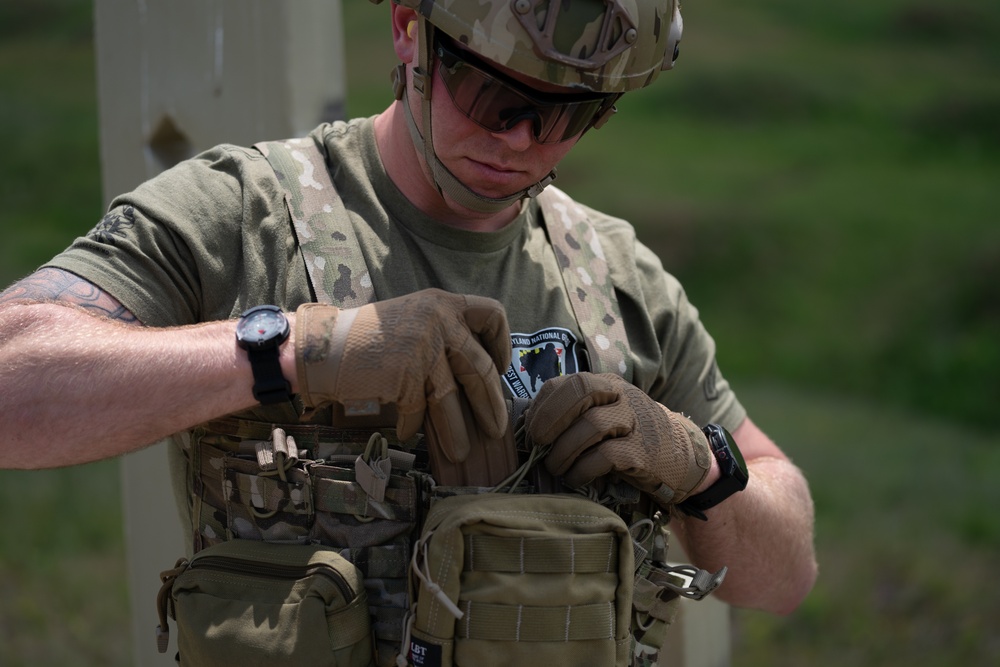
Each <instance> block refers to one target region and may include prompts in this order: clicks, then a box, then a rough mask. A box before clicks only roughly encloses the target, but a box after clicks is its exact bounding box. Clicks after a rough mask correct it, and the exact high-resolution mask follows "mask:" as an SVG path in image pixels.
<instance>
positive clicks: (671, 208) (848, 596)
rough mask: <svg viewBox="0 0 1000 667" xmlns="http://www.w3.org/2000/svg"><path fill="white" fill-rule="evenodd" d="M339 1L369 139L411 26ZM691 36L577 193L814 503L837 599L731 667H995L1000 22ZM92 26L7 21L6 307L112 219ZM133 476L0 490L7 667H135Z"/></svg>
mask: <svg viewBox="0 0 1000 667" xmlns="http://www.w3.org/2000/svg"><path fill="white" fill-rule="evenodd" d="M343 4H344V13H345V21H346V26H347V54H348V76H349V79H348V90H349V97H348V101H347V102H348V112H349V113H350V114H351V115H363V114H364V115H367V114H371V113H375V112H377V111H379V110H380V109H381V108H383V107H384V106H385V105H386V104H387V103H388V101H389V88H388V71H389V68H390V67H391V66H392V64H393V63H394V56H393V53H392V50H391V46H390V43H389V30H388V19H387V14H386V9H387V7H386V6H385V5H382V6H379V7H373V6H372V5H370V4H369V3H367V2H363V1H362V0H343ZM684 18H685V26H686V32H685V38H684V42H683V45H682V49H681V58H680V60H679V62H678V66H677V68H676V70H675V71H673V72H669V73H665V74H663V75H662V76H661V78H660V79H659V80H658V81H657V82H656V83H655V84H654V85H653V86H652V87H651V88H649V89H647V90H644V91H641V92H638V93H634V94H630V95H629V96H627V97H626V98H624V99H623V100H622V102H621V103H620V105H619V108H620V113H619V114H618V116H617V117H615V118H614V119H613V120H612V121H611V122H610V123H609V124H608V125H607V126H605V127H604V128H602V129H601V130H599V131H596V132H593V133H591V134H590V135H588V136H587V137H586V138H585V140H584V141H583V142H582V143H581V144H580V145H579V146H578V147H577V148H576V149H575V151H574V152H573V153H572V154H571V155H570V157H569V158H568V159H567V160H566V162H565V163H564V165H563V166H562V169H561V172H560V179H559V182H558V183H559V185H560V187H562V188H563V189H565V190H567V191H568V192H569V193H571V194H573V195H575V196H577V197H578V198H579V199H581V200H582V201H584V202H586V203H588V204H591V205H593V206H595V207H597V208H601V209H604V210H607V211H608V212H611V213H614V214H615V215H619V216H621V217H623V218H626V219H629V220H630V221H632V222H633V223H634V224H635V225H636V227H637V229H638V231H639V234H640V237H641V238H642V239H643V240H644V241H645V242H646V243H648V244H649V245H650V246H651V247H653V248H654V249H655V250H656V251H657V252H658V253H659V254H660V256H661V257H662V258H663V261H664V263H665V265H666V266H667V268H668V270H670V271H671V272H673V273H674V274H676V275H677V276H678V277H680V279H681V280H682V282H683V283H684V284H685V285H686V287H687V289H688V292H689V294H690V296H691V298H692V300H693V301H694V303H696V304H697V305H698V306H699V308H700V310H701V313H702V317H703V318H704V320H705V322H706V323H707V325H708V327H709V329H710V330H711V331H712V332H713V334H714V335H715V337H716V339H717V341H718V343H719V350H720V352H719V361H720V365H721V367H722V369H723V371H724V373H725V374H726V375H727V376H728V377H729V379H730V380H731V382H732V383H733V384H734V386H735V388H736V390H737V392H738V393H739V395H740V397H741V399H742V400H743V401H744V403H745V404H746V405H747V406H748V408H749V409H750V412H751V415H752V416H753V417H754V419H755V421H756V422H757V423H758V424H760V425H761V426H762V427H763V428H764V429H765V430H766V431H767V432H769V433H770V434H771V435H772V436H773V437H774V439H775V440H776V441H777V442H778V443H779V444H781V445H782V446H783V448H785V449H786V451H787V452H788V453H789V454H790V455H791V456H792V458H793V459H794V460H795V461H796V463H798V464H799V465H800V466H801V467H802V468H803V470H804V471H805V472H806V474H807V476H808V478H809V480H810V483H811V485H812V490H813V494H814V497H815V501H816V510H817V547H818V552H819V559H820V568H821V574H820V580H819V582H818V583H817V586H816V589H815V590H814V592H813V593H812V594H811V595H810V597H809V598H808V599H807V600H806V602H805V604H804V605H803V606H802V607H801V608H800V609H799V610H798V611H796V612H795V613H794V614H792V615H791V616H789V617H786V618H776V617H772V616H768V615H765V614H760V613H755V612H746V611H734V625H733V642H734V664H735V665H738V666H742V665H761V666H765V665H803V664H809V665H844V664H851V665H888V664H907V665H910V666H911V667H915V666H931V665H942V666H943V665H957V664H961V665H984V666H985V665H995V664H1000V626H998V621H997V619H1000V585H998V584H996V583H995V581H996V574H995V570H996V565H997V563H998V562H1000V518H998V516H997V512H996V508H997V506H998V503H1000V485H998V484H997V482H996V478H997V476H998V474H1000V428H998V426H997V424H996V417H997V414H998V412H1000V225H998V224H997V211H998V208H1000V4H997V3H995V2H987V1H986V0H975V1H973V0H955V1H953V2H950V3H941V2H932V1H930V0H882V1H881V2H878V3H872V2H869V1H864V0H844V1H843V2H839V3H825V4H813V3H803V2H793V1H792V0H758V1H757V2H753V3H744V2H737V1H736V0H713V1H711V2H691V3H688V4H686V5H685V7H684ZM92 28H93V26H92V3H91V2H90V1H88V0H31V1H29V0H6V1H5V2H3V3H0V202H2V203H0V233H2V241H0V285H7V284H9V283H11V282H13V281H14V280H16V279H17V278H19V277H21V276H23V275H26V274H27V273H29V272H30V271H32V270H33V269H34V268H35V267H36V266H38V265H39V264H40V263H42V262H43V261H45V260H46V259H47V258H49V257H51V256H52V255H53V254H54V253H56V252H58V251H59V250H60V249H62V248H63V247H65V246H66V245H67V244H68V243H69V242H70V240H71V239H72V238H73V237H74V236H76V235H78V234H80V233H83V232H84V231H86V230H87V229H89V228H90V227H91V226H92V225H93V224H94V223H95V222H96V221H97V220H98V218H99V217H100V215H101V195H100V164H99V159H98V135H97V129H98V123H97V114H96V99H95V95H96V86H95V79H94V56H93V37H92ZM262 138H264V137H262ZM16 390H17V388H16V387H3V388H0V391H16ZM117 473H118V465H117V462H114V461H110V462H104V463H99V464H94V465H90V466H85V467H81V468H74V469H64V470H55V471H46V472H37V473H26V472H11V471H0V510H2V516H3V517H4V518H5V521H6V525H5V526H4V527H3V529H0V664H3V665H128V664H130V660H129V656H128V651H129V644H128V639H127V633H128V624H129V616H128V610H127V602H126V591H125V583H124V575H123V573H124V568H125V566H126V564H125V558H124V554H123V547H122V529H121V509H120V502H121V499H120V491H119V482H118V477H117ZM172 559H173V555H167V556H165V562H166V561H170V560H172ZM150 602H151V603H152V601H150ZM139 631H140V632H145V631H146V629H144V628H140V629H139ZM150 634H151V633H150Z"/></svg>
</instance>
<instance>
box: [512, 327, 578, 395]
mask: <svg viewBox="0 0 1000 667" xmlns="http://www.w3.org/2000/svg"><path fill="white" fill-rule="evenodd" d="M510 343H511V347H512V348H513V350H512V353H511V363H510V367H509V368H508V369H507V372H506V373H505V374H504V376H503V379H504V381H505V382H506V383H507V387H508V388H510V391H511V393H513V394H514V396H517V397H518V398H534V397H535V395H536V394H538V390H539V389H541V387H542V383H543V382H545V381H546V380H548V379H549V378H554V377H559V376H560V375H567V374H569V373H577V372H579V371H580V370H581V368H580V363H579V359H578V357H577V353H578V351H579V350H578V348H579V346H578V343H577V339H576V336H575V335H574V334H573V332H571V331H569V330H567V329H561V328H559V327H552V328H550V329H542V330H541V331H536V332H535V333H533V334H520V333H514V334H511V335H510Z"/></svg>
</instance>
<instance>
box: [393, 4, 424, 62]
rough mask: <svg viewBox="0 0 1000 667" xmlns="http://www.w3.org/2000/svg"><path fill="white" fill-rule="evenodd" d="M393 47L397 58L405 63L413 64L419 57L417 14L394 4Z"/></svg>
mask: <svg viewBox="0 0 1000 667" xmlns="http://www.w3.org/2000/svg"><path fill="white" fill-rule="evenodd" d="M391 7H392V45H393V47H394V48H395V50H396V56H397V57H398V58H399V59H400V61H402V62H404V63H413V62H414V61H415V59H416V57H417V33H418V32H419V31H418V30H417V13H416V12H415V11H414V10H412V9H409V8H407V7H402V6H400V5H397V4H396V3H392V5H391Z"/></svg>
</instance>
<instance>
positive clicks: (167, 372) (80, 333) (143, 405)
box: [0, 304, 254, 468]
mask: <svg viewBox="0 0 1000 667" xmlns="http://www.w3.org/2000/svg"><path fill="white" fill-rule="evenodd" d="M0 332H2V333H0V386H2V387H3V388H4V389H3V391H2V392H0V433H2V434H3V435H2V436H0V450H2V451H3V456H4V467H16V468H38V467H54V466H62V465H70V464H75V463H83V462H87V461H94V460H98V459H102V458H107V457H110V456H117V455H119V454H123V453H125V452H128V451H132V450H134V449H136V448H138V447H141V446H143V445H146V444H149V443H151V442H154V441H156V440H158V439H160V438H162V437H165V436H167V435H169V434H171V433H174V432H176V431H178V430H181V429H183V428H185V427H189V426H192V425H195V424H197V423H199V422H201V421H204V420H206V419H210V418H212V417H217V416H220V415H224V414H228V413H230V412H233V411H235V410H239V409H242V408H246V407H248V406H251V405H253V404H254V399H253V396H252V394H251V390H250V387H251V384H252V382H251V380H250V377H251V372H250V369H249V364H248V362H247V359H246V355H245V353H242V350H239V348H238V347H237V346H236V344H235V339H234V335H233V323H231V322H218V323H212V324H205V325H199V326H194V327H184V328H179V329H147V328H144V327H137V326H124V325H122V324H120V323H118V322H114V321H111V320H107V319H101V318H97V317H93V316H91V315H88V314H87V313H85V312H83V311H81V310H80V309H78V308H74V307H68V306H64V305H58V304H32V305H9V306H6V307H4V308H3V310H0Z"/></svg>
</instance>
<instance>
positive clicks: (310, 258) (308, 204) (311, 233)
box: [254, 138, 375, 308]
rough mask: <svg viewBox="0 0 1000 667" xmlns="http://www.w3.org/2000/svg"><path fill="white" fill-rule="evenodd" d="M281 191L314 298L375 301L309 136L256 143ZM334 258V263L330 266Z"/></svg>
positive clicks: (344, 304)
mask: <svg viewBox="0 0 1000 667" xmlns="http://www.w3.org/2000/svg"><path fill="white" fill-rule="evenodd" d="M254 147H255V148H256V149H257V150H259V151H260V152H261V153H262V154H263V155H264V157H265V158H267V161H268V163H269V164H270V165H271V168H272V169H273V170H274V173H275V175H276V176H277V178H278V182H279V183H281V187H282V188H284V190H285V201H286V202H287V204H288V212H289V214H290V215H291V217H292V227H293V228H294V229H295V236H296V238H297V239H298V241H299V247H300V248H302V257H303V259H304V260H305V264H306V272H307V274H308V276H309V282H310V284H311V286H312V289H313V293H314V294H315V295H316V300H317V301H319V302H321V303H330V304H333V305H335V306H337V307H340V308H353V307H356V306H363V305H365V304H367V303H371V302H372V301H374V300H375V291H374V289H373V288H372V281H371V275H370V274H369V273H368V267H367V265H366V264H365V258H364V256H363V255H362V254H361V245H360V244H359V243H358V240H357V237H356V236H355V234H354V228H353V227H352V226H351V221H350V219H349V218H348V216H347V210H346V209H345V208H344V202H343V200H342V199H341V198H340V195H338V194H337V190H336V188H335V187H334V185H333V180H332V179H331V178H330V172H329V170H328V169H327V166H326V160H325V158H324V155H323V152H322V151H321V150H320V148H319V147H318V146H317V145H316V142H315V141H313V140H312V139H311V138H303V139H290V140H287V141H269V142H261V143H259V144H255V146H254ZM334 263H336V264H335V265H334Z"/></svg>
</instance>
